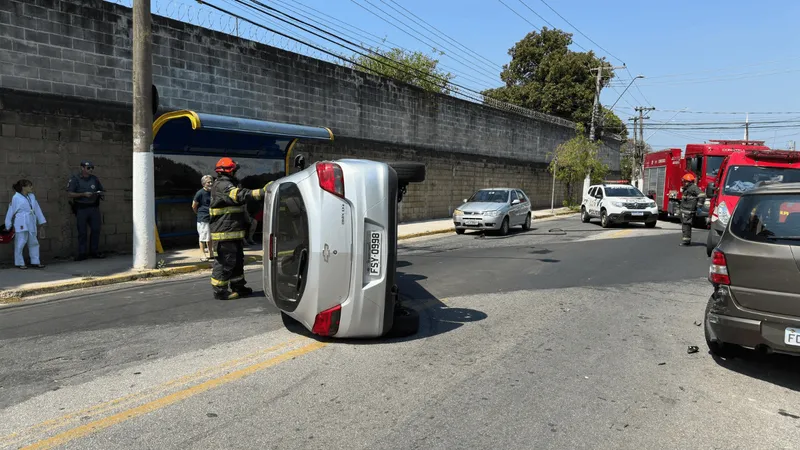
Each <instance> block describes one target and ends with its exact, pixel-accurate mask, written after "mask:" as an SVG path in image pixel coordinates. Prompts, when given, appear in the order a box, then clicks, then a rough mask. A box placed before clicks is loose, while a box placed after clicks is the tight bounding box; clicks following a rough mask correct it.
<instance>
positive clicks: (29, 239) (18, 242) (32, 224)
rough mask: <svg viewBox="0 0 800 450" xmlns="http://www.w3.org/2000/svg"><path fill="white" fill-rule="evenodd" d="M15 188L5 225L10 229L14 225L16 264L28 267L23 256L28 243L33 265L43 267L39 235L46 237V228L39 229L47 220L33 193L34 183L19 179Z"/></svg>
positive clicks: (38, 267)
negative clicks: (40, 256)
mask: <svg viewBox="0 0 800 450" xmlns="http://www.w3.org/2000/svg"><path fill="white" fill-rule="evenodd" d="M13 188H14V191H16V194H14V196H13V197H12V198H11V204H10V205H9V206H8V213H6V223H5V225H6V229H9V230H10V229H11V227H12V226H13V227H14V232H15V234H14V265H15V266H17V267H18V268H20V269H27V268H28V266H26V265H25V258H24V257H23V256H22V250H23V249H24V248H25V246H26V245H27V246H28V255H29V256H30V259H31V266H32V267H34V268H37V269H42V268H44V265H43V264H41V262H40V261H39V236H41V237H42V238H44V228H42V229H41V231H39V227H41V226H42V225H44V224H45V223H47V220H46V219H45V218H44V214H42V208H41V207H39V202H38V201H36V196H35V195H33V183H32V182H31V181H30V180H19V181H17V182H16V183H14V185H13Z"/></svg>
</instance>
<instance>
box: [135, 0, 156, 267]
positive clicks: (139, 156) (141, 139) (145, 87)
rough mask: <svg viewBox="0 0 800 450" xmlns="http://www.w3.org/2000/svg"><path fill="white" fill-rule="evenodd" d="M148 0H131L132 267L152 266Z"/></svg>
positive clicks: (150, 46) (150, 56) (151, 108)
mask: <svg viewBox="0 0 800 450" xmlns="http://www.w3.org/2000/svg"><path fill="white" fill-rule="evenodd" d="M152 42H153V36H152V25H151V15H150V0H133V268H134V269H153V268H155V267H156V239H155V234H156V230H155V228H156V213H155V192H154V180H153V178H154V170H153V148H152V144H153V100H152V95H153V54H152Z"/></svg>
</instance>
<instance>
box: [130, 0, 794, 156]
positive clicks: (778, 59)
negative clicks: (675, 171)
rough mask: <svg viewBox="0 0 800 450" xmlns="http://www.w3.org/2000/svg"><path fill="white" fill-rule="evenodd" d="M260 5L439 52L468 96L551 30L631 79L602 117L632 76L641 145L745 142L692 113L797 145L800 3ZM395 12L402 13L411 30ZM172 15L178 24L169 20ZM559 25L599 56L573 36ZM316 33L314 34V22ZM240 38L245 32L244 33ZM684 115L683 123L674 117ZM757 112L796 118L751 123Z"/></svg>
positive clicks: (624, 105) (631, 100)
mask: <svg viewBox="0 0 800 450" xmlns="http://www.w3.org/2000/svg"><path fill="white" fill-rule="evenodd" d="M116 1H118V2H119V1H120V0H116ZM122 1H124V0H122ZM208 1H209V2H211V3H214V4H217V5H219V6H220V7H223V8H225V9H228V10H231V11H235V12H238V13H240V14H242V15H243V16H246V17H249V18H252V19H253V20H255V21H257V22H259V23H265V24H271V26H274V27H275V28H278V29H280V30H283V31H285V32H287V34H292V35H293V36H302V37H303V39H307V40H309V41H313V42H316V43H320V44H323V45H324V46H325V47H328V48H331V49H336V50H337V51H339V52H344V51H343V50H342V49H341V48H338V47H336V46H334V45H332V44H330V43H326V42H325V41H323V40H322V39H319V38H317V37H313V36H309V35H308V34H304V33H303V32H301V31H298V30H297V29H296V28H292V27H291V26H289V25H287V24H285V23H280V22H279V21H276V20H275V19H272V18H269V17H265V16H263V15H260V14H258V13H255V12H253V11H252V10H249V9H247V8H245V7H243V6H242V5H241V4H237V3H236V0H208ZM242 1H244V2H248V3H249V2H250V0H242ZM258 1H261V2H262V3H264V4H267V5H269V6H272V7H275V8H278V9H280V10H282V11H284V12H287V13H291V14H293V15H297V16H298V17H300V16H299V15H298V13H303V14H305V15H306V16H307V17H306V18H302V17H301V18H302V19H303V20H306V21H309V19H313V20H316V21H322V23H323V24H324V25H325V26H331V27H334V26H335V27H336V28H334V29H335V30H337V32H340V33H341V34H342V35H345V34H347V35H348V36H350V37H351V38H355V39H357V40H358V41H361V42H365V43H367V44H370V45H375V42H370V41H368V40H367V38H368V37H365V33H363V32H362V31H359V30H355V29H353V28H352V27H358V28H360V29H361V30H363V31H366V32H369V33H371V34H373V35H376V36H380V37H386V38H387V40H388V42H387V43H386V44H385V45H386V46H387V47H392V46H395V45H399V46H402V47H404V48H406V49H410V50H420V51H424V52H430V50H431V47H432V45H431V44H436V47H437V48H438V49H439V50H442V51H444V52H445V55H444V56H441V57H440V60H441V63H440V64H442V65H444V66H446V69H447V70H449V71H451V72H453V73H454V74H456V76H457V77H456V79H455V80H454V81H456V82H458V83H461V84H463V85H464V86H467V87H469V88H472V89H475V90H481V89H484V88H487V87H493V86H498V85H500V80H499V72H500V70H501V67H500V66H501V65H502V64H505V63H507V62H508V61H509V56H508V53H507V52H508V49H509V48H510V47H512V46H513V45H514V43H515V42H517V41H518V40H520V39H521V38H522V37H524V36H525V34H527V33H528V32H530V31H532V30H533V26H536V27H539V28H541V27H542V26H548V27H552V26H555V27H556V28H560V29H563V30H565V31H568V32H571V33H573V34H574V36H573V38H574V40H575V44H576V45H573V49H574V50H576V51H582V49H581V48H580V47H583V48H585V49H591V50H594V51H595V52H596V53H598V54H599V55H600V56H605V57H606V58H607V59H608V60H609V62H610V63H612V64H614V65H622V62H624V63H625V64H626V65H627V67H628V69H629V71H630V72H628V71H626V70H619V71H617V76H618V81H616V82H614V83H613V86H612V87H610V88H606V89H604V91H603V93H602V97H601V98H602V103H603V104H604V105H606V106H611V104H613V103H614V102H615V101H617V99H618V98H619V97H620V93H621V92H622V91H623V90H624V89H625V86H627V85H628V83H629V81H630V79H631V74H633V75H638V74H642V75H644V76H645V77H646V78H645V79H640V80H637V81H636V82H635V84H634V85H633V86H632V87H631V88H630V89H629V90H628V91H627V92H626V93H625V95H624V96H622V98H621V99H620V100H619V102H618V103H617V104H616V107H615V112H616V113H617V114H618V115H619V116H620V117H621V118H622V119H623V120H627V119H628V118H629V117H632V116H633V114H634V111H633V106H639V105H642V106H655V107H656V108H657V110H656V111H653V112H650V113H649V116H650V118H651V120H648V121H645V131H644V135H645V138H646V139H647V142H648V143H649V144H651V145H652V146H653V147H654V148H655V149H660V148H665V147H668V146H672V147H684V146H685V145H686V144H687V143H689V142H702V141H704V140H707V139H723V138H729V139H741V138H742V137H743V134H744V130H743V127H742V128H735V129H729V130H719V129H715V130H697V129H696V128H697V127H700V126H701V125H692V126H687V125H684V124H688V123H711V125H708V127H710V128H718V127H719V126H720V125H717V123H719V122H725V123H731V124H730V125H722V126H728V127H733V126H735V124H733V123H732V122H735V121H738V122H740V124H743V123H744V120H745V116H744V114H738V115H731V114H699V113H698V112H723V113H728V112H748V111H749V112H751V114H750V121H751V122H753V123H754V125H753V128H752V129H751V130H752V131H751V133H750V137H751V139H762V140H766V141H767V143H768V145H771V146H774V147H779V148H783V147H785V146H786V145H787V142H788V141H789V140H797V141H800V94H799V93H798V90H797V88H796V87H795V86H794V83H793V81H795V80H796V79H797V76H798V75H800V45H798V44H800V34H798V32H797V31H796V27H797V22H798V19H799V18H800V1H797V0H771V1H769V2H764V3H763V5H764V6H759V5H758V3H757V2H753V1H742V0H728V1H722V0H707V1H706V0H704V1H671V2H648V1H641V0H638V1H632V0H631V1H624V2H623V1H619V2H602V3H598V2H597V1H596V0H570V1H566V0H561V1H558V0H545V1H546V2H547V4H549V5H550V7H552V8H553V9H555V10H556V11H557V12H558V13H559V14H560V15H561V16H563V19H562V18H561V17H559V16H558V15H557V14H556V13H555V12H553V11H552V10H551V9H550V8H548V7H547V5H545V3H544V2H543V1H542V0H480V1H479V0H433V1H431V0H427V1H426V0H395V2H396V3H395V2H393V1H392V0H299V2H298V1H294V0H258ZM153 3H154V5H153V6H154V10H161V11H166V8H168V7H170V6H172V7H174V6H175V5H179V4H187V5H192V4H196V3H194V2H193V1H190V0H153ZM503 3H505V5H508V7H510V8H511V9H513V10H514V11H515V12H516V13H515V12H512V11H511V10H510V9H509V8H508V7H507V6H505V5H504V4H503ZM398 4H400V5H402V6H403V7H404V8H406V9H407V10H408V11H410V12H411V13H413V14H415V15H416V16H418V17H419V18H421V19H422V20H424V21H425V22H427V23H428V24H430V25H432V26H433V27H436V28H437V29H438V30H440V31H441V32H442V33H443V34H445V35H447V36H448V37H449V38H451V39H452V40H449V39H447V38H443V37H441V36H440V35H437V34H436V32H435V31H429V30H425V29H424V28H422V27H420V25H417V24H415V23H414V22H412V20H411V19H413V20H416V21H419V19H417V18H416V17H414V16H413V15H411V14H410V13H409V12H406V11H403V10H402V9H401V8H400V7H399V6H398ZM359 5H362V6H363V7H362V6H359ZM391 7H394V8H396V9H398V10H401V11H403V12H404V13H405V14H407V15H408V16H409V17H410V18H411V19H409V18H407V17H403V16H402V15H400V14H399V13H397V12H396V11H394V10H392V9H391ZM309 8H314V9H315V10H316V11H314V10H311V9H309ZM365 8H366V9H365ZM378 8H380V9H382V10H384V11H386V12H389V13H391V14H392V15H393V17H390V16H389V15H387V14H385V13H384V12H381V11H380V10H379V9H378ZM367 9H369V11H367ZM172 11H173V14H174V11H175V9H173V10H172ZM370 11H372V12H374V13H375V14H377V15H378V16H380V17H382V18H385V19H386V20H388V21H389V22H392V23H394V24H396V25H397V26H398V27H399V28H400V29H398V28H397V27H395V26H392V25H390V24H389V23H387V22H386V21H384V20H383V19H381V18H380V17H377V16H376V15H375V14H372V13H371V12H370ZM534 11H535V13H538V14H539V15H540V16H541V17H538V16H537V15H536V14H535V13H534ZM517 13H518V14H519V15H521V16H523V17H524V19H523V18H521V17H519V16H518V15H517ZM162 15H167V14H162ZM542 18H543V19H542ZM564 19H566V20H568V21H569V22H570V23H571V24H572V25H574V26H575V27H577V28H578V29H579V30H580V31H581V32H583V34H585V35H586V36H588V38H589V39H591V40H592V41H594V42H595V43H596V44H597V45H596V44H595V43H592V42H591V41H590V40H589V39H587V37H584V36H583V35H581V34H580V33H578V32H577V31H575V29H574V28H573V27H572V26H570V25H569V24H568V23H567V22H565V20H564ZM526 20H527V21H526ZM545 20H546V21H547V22H549V23H550V24H548V23H547V22H545ZM528 21H529V22H530V23H528ZM315 24H316V25H318V26H320V23H318V22H315ZM344 24H347V25H349V26H346V25H344ZM403 24H406V25H408V26H410V27H411V28H412V29H413V30H416V31H417V32H420V33H422V35H419V34H417V33H416V32H415V31H411V30H409V28H407V27H404V26H403ZM531 24H532V25H531ZM242 29H243V30H245V27H244V25H242ZM401 29H403V30H405V31H406V32H408V33H406V32H404V31H401ZM247 32H248V31H247V30H245V31H242V33H247ZM249 32H250V33H252V30H250V31H249ZM243 37H246V36H243ZM260 37H261V39H260V40H262V41H263V40H267V41H269V42H271V43H272V44H273V45H276V46H280V47H284V48H287V49H289V50H294V51H300V52H301V53H307V52H308V51H309V50H308V49H307V48H304V47H301V46H298V45H297V44H295V43H292V42H290V41H288V40H287V39H285V38H281V37H271V36H266V35H265V33H264V32H262V34H261V35H260ZM415 37H416V38H415ZM421 41H424V42H421ZM598 45H599V46H602V48H603V49H604V50H603V49H601V48H599V47H598ZM462 46H463V47H462ZM579 46H580V47H579ZM312 55H314V52H312ZM611 55H613V56H611ZM617 58H618V59H617ZM328 59H330V58H328ZM637 86H638V88H637ZM683 108H686V112H680V113H678V111H679V110H682V109H683ZM763 112H773V113H786V112H794V113H795V114H772V115H763V114H756V113H763ZM676 113H677V114H676ZM670 120H671V121H672V124H667V125H665V128H668V130H661V131H657V128H658V127H660V126H661V125H662V124H664V123H665V122H668V121H670ZM759 122H772V123H762V124H761V125H760V126H767V127H770V128H767V129H761V130H759V129H757V128H756V127H758V126H759V124H758V123H759ZM702 126H706V125H702ZM676 128H680V129H676ZM692 128H695V129H692Z"/></svg>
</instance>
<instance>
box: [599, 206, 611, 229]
mask: <svg viewBox="0 0 800 450" xmlns="http://www.w3.org/2000/svg"><path fill="white" fill-rule="evenodd" d="M610 225H611V223H610V221H609V220H608V214H606V210H605V209H604V210H602V211H600V226H601V227H603V228H608V227H609V226H610Z"/></svg>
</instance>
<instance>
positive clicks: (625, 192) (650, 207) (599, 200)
mask: <svg viewBox="0 0 800 450" xmlns="http://www.w3.org/2000/svg"><path fill="white" fill-rule="evenodd" d="M593 218H599V219H600V225H601V226H602V227H603V228H608V227H609V226H611V225H612V224H614V223H625V224H627V223H629V222H644V225H645V226H646V227H647V228H653V227H655V226H656V222H657V221H658V207H657V206H656V202H654V201H653V200H651V199H649V198H647V197H645V195H644V194H642V191H640V190H639V189H636V188H635V187H633V186H631V185H630V184H611V183H604V184H597V185H594V186H590V187H589V190H588V191H587V193H586V195H584V197H583V202H582V203H581V221H583V222H584V223H587V222H589V221H590V220H592V219H593Z"/></svg>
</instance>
